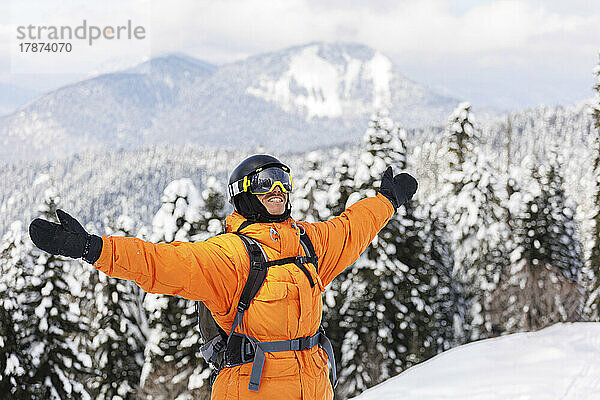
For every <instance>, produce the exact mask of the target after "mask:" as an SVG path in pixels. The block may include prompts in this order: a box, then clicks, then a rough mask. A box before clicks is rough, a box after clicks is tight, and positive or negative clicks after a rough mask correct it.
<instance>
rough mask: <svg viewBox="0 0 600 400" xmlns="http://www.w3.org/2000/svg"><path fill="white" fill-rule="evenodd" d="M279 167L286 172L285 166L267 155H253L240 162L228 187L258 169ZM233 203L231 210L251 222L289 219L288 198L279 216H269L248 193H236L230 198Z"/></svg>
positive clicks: (254, 196)
mask: <svg viewBox="0 0 600 400" xmlns="http://www.w3.org/2000/svg"><path fill="white" fill-rule="evenodd" d="M268 167H280V168H283V169H285V170H287V171H289V168H288V166H287V165H285V164H284V163H282V162H281V161H279V160H278V159H277V158H275V157H273V156H270V155H268V154H255V155H253V156H250V157H248V158H246V159H245V160H244V161H242V162H241V163H240V164H239V165H238V166H237V167H235V169H234V170H233V172H232V173H231V175H230V176H229V185H231V184H233V183H234V182H237V181H239V180H240V179H244V177H245V176H248V175H250V174H251V173H253V172H254V171H256V170H257V169H258V168H268ZM230 201H231V202H232V203H233V209H234V210H235V211H236V212H238V213H240V214H241V215H242V216H244V217H245V218H246V219H248V220H249V221H253V222H283V221H285V220H286V219H288V218H289V217H290V213H291V209H292V207H291V205H290V198H289V196H288V198H287V202H286V208H285V211H284V213H283V214H281V215H271V214H269V212H268V211H267V209H266V208H265V206H264V205H263V204H262V203H261V202H260V200H258V198H257V197H256V195H254V194H252V193H249V192H242V193H238V194H236V195H235V196H233V198H230Z"/></svg>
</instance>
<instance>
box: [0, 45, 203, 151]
mask: <svg viewBox="0 0 600 400" xmlns="http://www.w3.org/2000/svg"><path fill="white" fill-rule="evenodd" d="M213 70H214V67H213V66H212V65H209V64H206V63H202V62H200V61H197V60H193V59H192V60H191V59H189V58H187V57H181V56H178V55H171V56H167V57H160V58H156V59H153V60H152V61H150V62H148V63H144V64H141V65H139V66H138V67H136V68H134V69H131V70H126V71H123V72H120V73H111V74H106V75H101V76H98V77H95V78H92V79H88V80H84V81H81V82H78V83H75V84H72V85H69V86H65V87H62V88H60V89H58V90H55V91H53V92H50V93H47V94H44V95H42V96H41V97H39V98H38V99H37V100H35V101H33V102H31V103H30V104H29V105H27V106H26V107H24V108H22V109H20V110H18V111H17V112H15V113H13V114H11V115H9V116H6V117H4V118H0V141H1V143H2V146H0V147H1V149H0V159H4V160H14V159H39V158H41V159H51V158H55V157H61V156H66V155H69V154H72V153H76V152H78V151H80V150H83V149H85V148H94V147H110V148H128V147H130V146H135V145H140V144H142V143H144V142H145V141H146V136H147V135H151V128H152V126H153V122H152V121H153V118H154V117H155V116H156V115H157V114H158V113H159V112H160V111H161V110H164V109H168V108H171V106H172V104H173V102H174V101H175V99H176V98H177V97H178V95H179V91H180V90H181V88H182V87H185V86H188V85H191V84H192V83H193V82H194V81H195V80H200V79H204V78H206V77H207V76H209V75H210V74H211V73H212V72H213Z"/></svg>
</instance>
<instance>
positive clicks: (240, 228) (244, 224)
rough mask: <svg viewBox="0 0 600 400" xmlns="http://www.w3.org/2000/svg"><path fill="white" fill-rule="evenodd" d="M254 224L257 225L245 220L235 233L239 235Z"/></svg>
mask: <svg viewBox="0 0 600 400" xmlns="http://www.w3.org/2000/svg"><path fill="white" fill-rule="evenodd" d="M254 223H255V222H254V221H248V220H245V221H244V222H242V223H241V224H240V226H239V228H237V230H236V231H235V233H237V234H239V233H240V232H241V231H242V229H244V228H246V227H247V226H250V225H252V224H254Z"/></svg>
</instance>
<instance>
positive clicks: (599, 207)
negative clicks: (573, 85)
mask: <svg viewBox="0 0 600 400" xmlns="http://www.w3.org/2000/svg"><path fill="white" fill-rule="evenodd" d="M594 75H595V76H596V85H595V86H594V90H595V91H596V95H595V97H594V101H593V103H592V112H593V115H594V128H595V130H594V138H595V139H594V148H593V152H594V163H593V165H592V193H591V195H592V196H591V202H590V203H591V204H590V205H591V208H590V212H589V217H588V218H589V220H590V222H591V232H590V238H589V241H587V243H586V245H587V249H586V250H587V251H586V267H587V269H588V271H589V272H590V273H591V278H592V279H591V287H590V294H589V296H588V299H587V302H586V311H587V314H588V317H589V318H590V319H591V320H592V321H600V63H599V64H598V65H597V66H596V68H595V69H594Z"/></svg>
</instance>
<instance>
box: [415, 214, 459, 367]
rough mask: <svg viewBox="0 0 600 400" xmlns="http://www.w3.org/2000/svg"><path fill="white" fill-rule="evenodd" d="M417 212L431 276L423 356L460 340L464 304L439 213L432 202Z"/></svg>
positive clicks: (448, 346)
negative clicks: (428, 312) (429, 316)
mask: <svg viewBox="0 0 600 400" xmlns="http://www.w3.org/2000/svg"><path fill="white" fill-rule="evenodd" d="M419 215H423V216H424V219H423V222H424V224H423V225H422V228H421V229H420V230H419V233H420V237H421V238H422V241H423V249H422V250H423V253H422V255H423V258H424V264H425V266H426V267H425V268H427V271H428V272H429V275H430V276H431V278H430V281H429V285H431V290H429V291H428V292H429V294H430V297H429V298H428V299H427V300H426V302H427V304H430V306H431V318H430V321H429V328H428V331H427V335H426V336H425V340H424V342H423V343H424V347H426V348H427V349H429V350H428V352H427V353H424V354H423V358H425V357H427V356H429V355H433V354H438V353H441V352H442V351H445V350H448V349H449V348H451V347H454V346H455V345H458V344H459V343H460V342H459V338H460V336H461V333H462V331H463V327H462V321H464V320H465V316H464V312H465V310H466V306H465V299H464V292H465V291H464V288H463V287H462V284H461V282H459V281H458V280H456V279H455V278H454V273H453V267H454V259H453V253H452V244H451V241H450V238H449V237H448V236H449V235H448V231H447V230H446V226H445V224H444V221H443V219H444V217H443V213H439V212H437V210H436V206H435V205H432V204H429V202H426V203H424V204H423V205H421V206H419ZM430 346H431V348H430Z"/></svg>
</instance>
